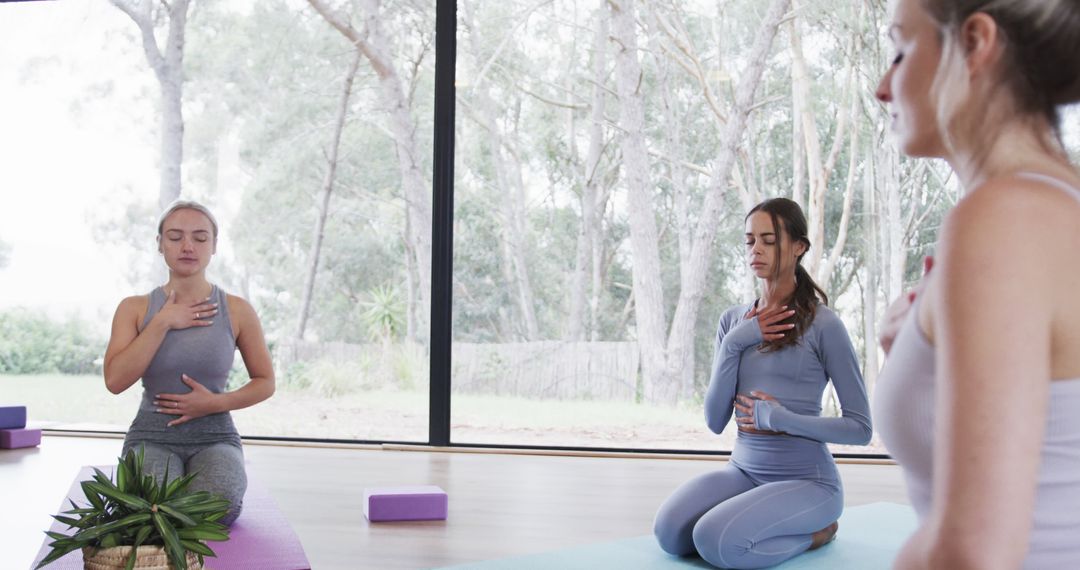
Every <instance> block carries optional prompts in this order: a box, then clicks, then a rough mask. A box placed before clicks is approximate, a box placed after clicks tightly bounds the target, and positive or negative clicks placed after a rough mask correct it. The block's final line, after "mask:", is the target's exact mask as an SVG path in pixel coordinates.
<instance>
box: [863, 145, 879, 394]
mask: <svg viewBox="0 0 1080 570" xmlns="http://www.w3.org/2000/svg"><path fill="white" fill-rule="evenodd" d="M864 161H865V162H864V164H865V168H866V172H865V173H864V174H863V189H862V192H863V212H864V213H865V215H866V222H867V223H866V227H867V231H866V241H865V242H864V249H863V252H864V253H863V257H864V258H865V259H866V266H865V270H864V275H866V282H865V283H863V287H862V289H863V380H864V381H865V382H866V392H867V394H868V395H870V396H873V392H874V385H875V384H876V382H877V373H878V342H877V336H878V332H877V305H878V287H879V281H878V272H879V271H880V270H879V269H878V267H879V262H878V260H879V258H880V255H879V252H878V245H877V234H876V231H875V229H876V228H877V227H878V225H879V224H881V223H882V220H881V217H880V216H878V213H877V200H876V199H875V197H874V171H873V168H874V156H873V152H872V151H870V150H869V149H868V150H867V152H866V156H865V158H864Z"/></svg>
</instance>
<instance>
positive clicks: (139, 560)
mask: <svg viewBox="0 0 1080 570" xmlns="http://www.w3.org/2000/svg"><path fill="white" fill-rule="evenodd" d="M129 556H131V547H130V546H114V547H112V548H93V547H86V548H83V568H84V570H124V567H125V565H126V564H127V560H128V557H129ZM187 564H188V568H189V569H190V570H200V569H201V568H202V567H203V566H202V564H199V557H198V556H197V555H196V554H195V553H194V552H188V553H187ZM135 568H138V569H139V570H176V567H175V566H173V565H172V564H169V555H168V554H166V553H165V548H164V547H163V546H140V547H139V551H138V553H137V554H136V555H135Z"/></svg>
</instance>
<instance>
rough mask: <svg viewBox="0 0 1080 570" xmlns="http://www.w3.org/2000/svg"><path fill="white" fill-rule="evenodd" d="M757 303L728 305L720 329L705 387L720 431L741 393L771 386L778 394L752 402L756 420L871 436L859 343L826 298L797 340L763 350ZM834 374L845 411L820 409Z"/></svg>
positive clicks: (765, 426)
mask: <svg viewBox="0 0 1080 570" xmlns="http://www.w3.org/2000/svg"><path fill="white" fill-rule="evenodd" d="M752 307H753V304H752V303H751V304H749V305H738V306H735V307H731V308H730V309H728V310H726V311H724V313H723V314H722V315H721V316H720V323H719V325H718V326H717V332H716V356H715V357H714V359H713V366H712V379H711V380H710V381H709V390H708V392H707V393H706V394H705V421H706V423H707V424H708V425H709V429H711V430H712V431H713V432H714V433H720V432H721V431H723V429H724V427H725V426H726V425H727V423H728V421H729V420H730V419H731V413H732V411H734V403H735V396H736V394H742V395H745V396H749V395H750V392H751V391H759V392H764V393H766V394H769V395H770V396H772V397H774V398H776V399H777V402H770V401H767V400H756V401H755V402H754V427H755V428H757V429H760V430H772V431H780V432H784V433H787V434H789V435H793V436H799V437H805V438H809V439H813V440H817V441H821V442H825V443H846V444H853V445H863V444H866V443H868V442H869V441H870V436H871V435H872V428H871V427H870V404H869V401H868V399H867V397H866V386H865V385H864V384H863V378H862V372H861V370H860V368H859V362H858V358H857V357H856V356H855V348H854V347H853V346H852V345H851V339H850V338H849V337H848V334H847V329H846V328H844V323H843V321H841V320H840V317H838V316H837V315H836V313H834V312H833V311H832V309H829V308H828V307H827V306H825V305H818V306H817V310H816V311H815V315H814V320H813V322H812V323H811V325H810V327H808V329H807V330H806V331H805V332H804V333H803V335H802V337H801V338H800V339H799V341H798V343H797V344H796V345H791V346H786V347H784V348H782V349H780V350H775V351H771V352H762V351H760V350H758V349H759V347H760V346H761V343H762V342H763V340H764V339H763V338H762V336H761V328H760V327H759V325H758V320H757V317H753V318H749V319H747V318H745V315H746V313H747V312H749V311H750V309H751V308H752ZM829 379H832V382H833V386H834V387H835V388H836V395H837V397H838V398H839V400H840V408H841V410H842V417H839V418H823V417H821V395H822V393H823V392H824V390H825V385H826V384H827V383H828V381H829Z"/></svg>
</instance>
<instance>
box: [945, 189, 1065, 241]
mask: <svg viewBox="0 0 1080 570" xmlns="http://www.w3.org/2000/svg"><path fill="white" fill-rule="evenodd" d="M1078 216H1080V192H1070V191H1067V190H1065V189H1063V188H1062V187H1060V186H1058V185H1056V184H1053V183H1051V182H1049V181H1045V180H1041V179H1037V178H1028V177H1022V176H1010V177H1004V178H996V179H993V180H989V181H987V182H986V183H984V184H983V185H981V186H979V187H978V188H975V189H973V190H972V191H971V192H969V193H968V195H967V196H965V197H964V198H963V199H962V200H960V202H959V203H957V205H956V207H955V208H953V209H952V211H951V212H950V213H949V215H948V216H947V217H946V219H945V227H944V228H943V229H944V230H945V231H946V232H955V233H959V234H960V235H969V234H975V235H980V234H998V235H1001V233H1002V232H1009V231H1022V232H1033V233H1038V234H1043V233H1053V234H1056V235H1059V236H1060V235H1061V232H1062V230H1065V229H1072V228H1073V227H1074V226H1076V220H1077V219H1078V218H1077V217H1078Z"/></svg>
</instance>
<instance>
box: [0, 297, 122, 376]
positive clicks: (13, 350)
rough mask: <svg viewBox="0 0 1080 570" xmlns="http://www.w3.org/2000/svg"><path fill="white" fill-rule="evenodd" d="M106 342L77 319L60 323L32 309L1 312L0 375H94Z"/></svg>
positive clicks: (97, 370) (98, 367)
mask: <svg viewBox="0 0 1080 570" xmlns="http://www.w3.org/2000/svg"><path fill="white" fill-rule="evenodd" d="M104 351H105V341H104V340H103V339H101V338H99V337H98V336H97V335H95V334H93V333H91V332H90V326H89V325H88V324H87V323H85V322H83V321H80V320H77V319H74V318H72V319H69V320H67V321H66V322H56V321H53V320H51V319H49V318H48V317H47V316H45V315H44V313H41V312H35V311H31V310H28V309H10V310H7V311H0V374H47V373H52V372H60V373H63V374H94V373H99V372H100V371H101V369H100V365H99V364H98V363H97V362H95V361H96V360H97V359H98V358H99V357H100V356H101V355H102V354H103V353H104Z"/></svg>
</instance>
